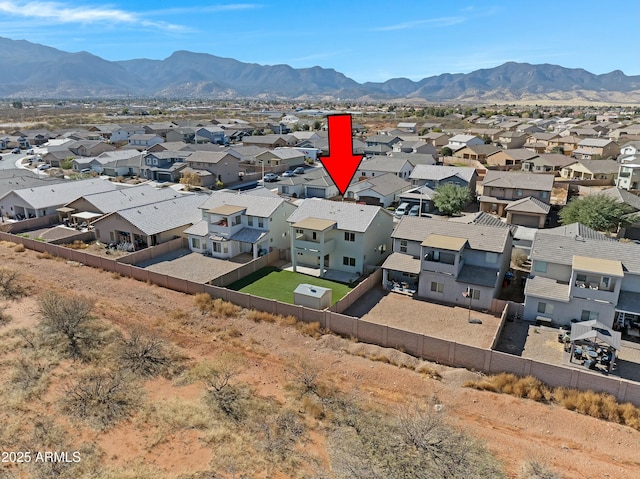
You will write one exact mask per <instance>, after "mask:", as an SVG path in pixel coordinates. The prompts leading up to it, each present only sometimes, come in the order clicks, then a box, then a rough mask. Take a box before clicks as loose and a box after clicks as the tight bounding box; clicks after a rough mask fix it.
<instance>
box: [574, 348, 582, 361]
mask: <svg viewBox="0 0 640 479" xmlns="http://www.w3.org/2000/svg"><path fill="white" fill-rule="evenodd" d="M573 357H574V358H575V359H582V348H576V349H574V350H573Z"/></svg>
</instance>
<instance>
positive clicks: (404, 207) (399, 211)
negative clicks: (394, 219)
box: [395, 203, 409, 216]
mask: <svg viewBox="0 0 640 479" xmlns="http://www.w3.org/2000/svg"><path fill="white" fill-rule="evenodd" d="M408 212H409V203H400V206H398V207H397V208H396V212H395V215H396V216H404V215H406V214H407V213H408Z"/></svg>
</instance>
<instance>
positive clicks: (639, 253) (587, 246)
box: [531, 230, 640, 274]
mask: <svg viewBox="0 0 640 479" xmlns="http://www.w3.org/2000/svg"><path fill="white" fill-rule="evenodd" d="M574 255H578V256H586V257H589V258H601V259H610V260H613V261H621V262H622V267H623V270H625V271H628V272H630V273H633V274H640V245H637V244H635V243H622V242H619V241H612V242H607V243H606V248H604V247H603V243H602V241H600V240H593V239H586V238H584V237H577V238H576V237H575V236H560V235H557V234H548V233H547V232H546V231H545V230H541V231H538V233H536V237H535V240H534V241H533V245H532V247H531V258H532V259H533V260H538V261H546V262H548V263H556V264H563V265H569V266H571V264H572V260H573V256H574Z"/></svg>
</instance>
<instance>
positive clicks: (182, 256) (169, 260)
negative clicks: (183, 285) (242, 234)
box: [136, 249, 251, 283]
mask: <svg viewBox="0 0 640 479" xmlns="http://www.w3.org/2000/svg"><path fill="white" fill-rule="evenodd" d="M250 260H251V257H250V256H249V255H239V256H236V257H235V258H233V260H232V261H227V260H223V259H217V258H211V257H210V256H204V255H202V254H200V253H192V252H191V250H189V249H179V250H177V251H173V252H171V253H167V254H165V255H162V256H158V257H156V258H153V259H150V260H149V261H143V262H141V263H138V264H137V265H136V266H139V267H140V268H145V269H148V270H149V271H154V272H156V273H161V274H168V275H171V276H175V277H176V278H181V279H186V280H189V281H195V282H197V283H207V282H209V281H211V280H212V279H214V278H217V277H218V276H222V275H223V274H225V273H228V272H229V271H233V270H234V269H236V268H238V267H240V266H241V265H242V264H244V263H246V262H248V261H250Z"/></svg>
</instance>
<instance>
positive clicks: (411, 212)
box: [409, 205, 420, 216]
mask: <svg viewBox="0 0 640 479" xmlns="http://www.w3.org/2000/svg"><path fill="white" fill-rule="evenodd" d="M409 216H420V205H413V206H412V207H411V209H410V210H409Z"/></svg>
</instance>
